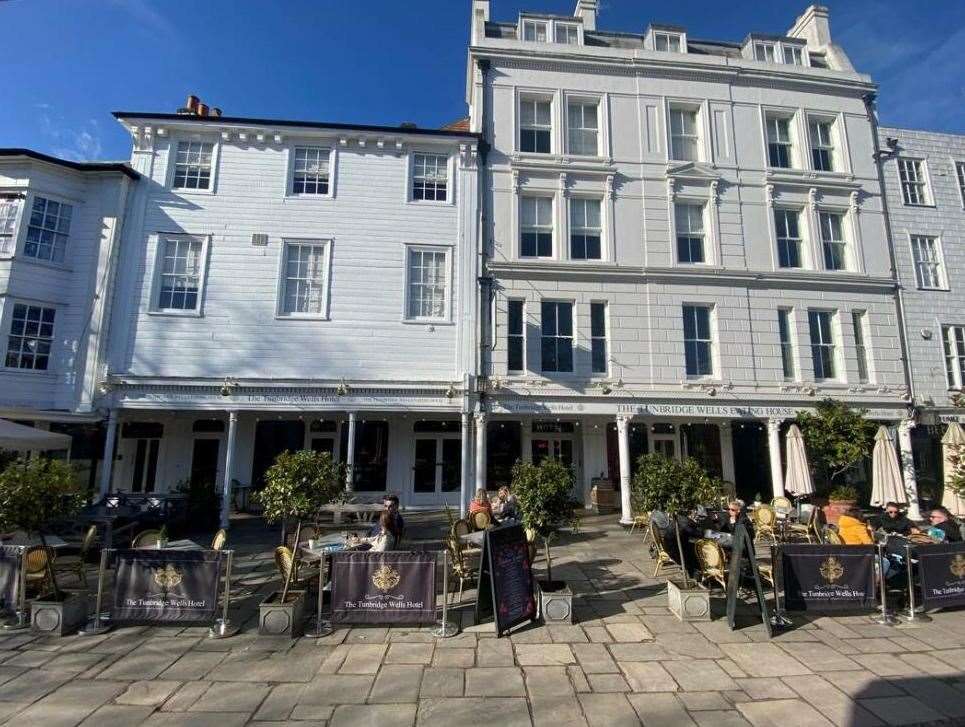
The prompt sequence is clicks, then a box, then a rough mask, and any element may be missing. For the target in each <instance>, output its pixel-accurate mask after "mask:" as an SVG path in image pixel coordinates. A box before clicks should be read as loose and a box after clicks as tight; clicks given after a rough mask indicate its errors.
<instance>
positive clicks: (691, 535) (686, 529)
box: [657, 515, 703, 575]
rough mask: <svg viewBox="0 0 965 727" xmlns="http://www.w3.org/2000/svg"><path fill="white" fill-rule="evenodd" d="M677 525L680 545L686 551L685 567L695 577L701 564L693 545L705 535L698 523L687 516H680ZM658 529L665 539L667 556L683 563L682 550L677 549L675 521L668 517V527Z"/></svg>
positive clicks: (684, 556) (684, 553)
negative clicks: (681, 558)
mask: <svg viewBox="0 0 965 727" xmlns="http://www.w3.org/2000/svg"><path fill="white" fill-rule="evenodd" d="M676 524H677V526H678V527H679V528H680V545H681V547H682V548H683V549H684V552H683V565H684V567H685V568H686V569H687V572H688V573H690V574H691V575H695V574H696V573H697V571H698V570H699V569H700V564H699V563H698V562H697V553H696V551H695V550H694V546H693V543H694V541H696V540H698V539H700V538H702V537H703V533H702V532H701V530H700V527H699V526H698V525H697V523H695V522H694V521H693V519H692V518H690V517H688V516H687V515H678V516H677V520H676ZM657 528H658V530H659V531H660V535H661V537H662V538H663V545H664V548H665V549H666V551H667V555H669V556H670V557H671V558H673V560H674V562H675V563H678V564H679V563H680V562H681V560H680V549H679V548H678V547H677V532H676V529H675V528H674V521H673V520H671V519H670V518H669V517H668V518H667V527H666V528H660V527H659V526H657Z"/></svg>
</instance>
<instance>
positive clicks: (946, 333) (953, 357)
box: [942, 324, 965, 390]
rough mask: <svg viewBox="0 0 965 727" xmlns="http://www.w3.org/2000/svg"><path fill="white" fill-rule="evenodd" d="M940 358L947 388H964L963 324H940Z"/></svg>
mask: <svg viewBox="0 0 965 727" xmlns="http://www.w3.org/2000/svg"><path fill="white" fill-rule="evenodd" d="M942 359H943V360H944V362H945V383H946V384H947V385H948V388H949V389H950V390H963V389H965V326H956V325H954V324H948V325H943V326H942Z"/></svg>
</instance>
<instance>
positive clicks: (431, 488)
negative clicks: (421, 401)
mask: <svg viewBox="0 0 965 727" xmlns="http://www.w3.org/2000/svg"><path fill="white" fill-rule="evenodd" d="M413 431H414V433H415V461H414V464H413V467H412V504H413V505H428V504H438V503H439V502H441V501H443V500H445V501H448V499H450V498H451V493H458V492H459V491H460V485H461V483H462V433H461V430H460V423H459V422H452V421H422V422H416V423H415V425H414V427H413ZM447 496H449V497H447ZM457 499H458V496H457Z"/></svg>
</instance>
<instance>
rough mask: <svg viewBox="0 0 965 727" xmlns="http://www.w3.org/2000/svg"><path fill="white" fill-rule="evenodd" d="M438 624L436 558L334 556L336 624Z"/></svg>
mask: <svg viewBox="0 0 965 727" xmlns="http://www.w3.org/2000/svg"><path fill="white" fill-rule="evenodd" d="M435 620H436V554H435V553H409V552H395V551H390V552H387V553H373V552H371V551H360V552H353V551H346V552H341V553H332V623H347V624H386V623H391V624H395V623H419V624H421V623H431V622H433V621H435Z"/></svg>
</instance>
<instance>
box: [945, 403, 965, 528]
mask: <svg viewBox="0 0 965 727" xmlns="http://www.w3.org/2000/svg"><path fill="white" fill-rule="evenodd" d="M963 445H965V431H962V425H961V424H959V423H958V422H952V423H951V424H949V425H948V429H947V430H946V431H945V436H944V437H942V453H943V454H944V458H945V494H944V495H942V505H944V506H945V507H947V508H948V510H949V512H951V513H952V515H955V516H957V517H963V516H965V498H963V497H962V496H961V495H959V494H958V493H957V492H955V490H953V489H952V488H951V487H949V486H948V480H949V479H950V478H951V475H952V472H953V471H954V469H955V463H954V462H952V461H951V458H952V455H953V454H955V451H956V450H958V452H960V453H962V454H963V455H965V447H963ZM960 466H961V465H960Z"/></svg>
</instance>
